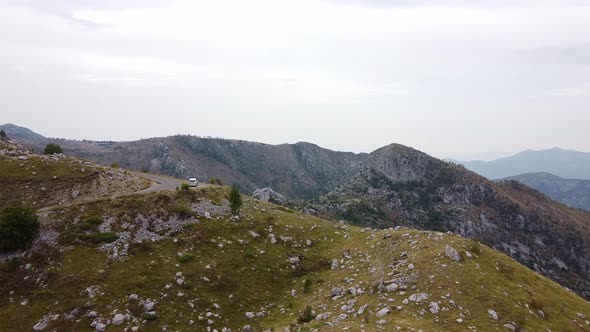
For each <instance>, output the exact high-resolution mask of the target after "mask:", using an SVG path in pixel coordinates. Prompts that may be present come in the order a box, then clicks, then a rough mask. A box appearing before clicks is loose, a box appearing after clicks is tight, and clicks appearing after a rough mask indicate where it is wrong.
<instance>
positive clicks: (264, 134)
mask: <svg viewBox="0 0 590 332" xmlns="http://www.w3.org/2000/svg"><path fill="white" fill-rule="evenodd" d="M0 8H1V9H2V10H1V11H0V36H1V37H2V40H3V43H2V44H1V45H0V73H1V75H0V109H1V111H0V119H1V120H2V122H7V123H13V124H16V125H19V126H23V127H27V128H30V129H32V130H34V131H35V132H38V133H40V134H43V135H46V136H51V137H64V138H71V139H93V140H135V139H140V138H149V137H157V136H168V135H174V134H191V135H200V136H212V137H222V138H235V139H243V140H249V141H257V142H263V143H269V144H281V143H295V142H298V141H306V142H311V143H314V144H317V145H320V146H322V147H325V148H329V149H333V150H340V151H353V152H370V151H372V150H374V149H376V148H378V147H381V146H384V145H387V144H390V143H394V142H395V143H400V144H404V145H408V146H412V147H414V148H416V149H419V150H422V151H424V152H427V153H429V154H431V155H433V156H436V157H439V158H454V159H458V160H475V159H482V160H491V159H496V158H499V157H504V156H508V155H511V154H514V153H516V152H519V151H523V150H528V149H533V150H540V149H546V148H552V147H556V146H558V147H561V148H564V149H573V150H579V151H590V140H588V133H587V127H588V125H587V124H588V123H589V122H590V112H588V111H587V105H589V102H590V80H589V79H588V77H590V35H588V33H587V31H590V21H589V20H588V19H587V18H588V17H590V2H589V1H532V0H518V1H494V2H492V3H489V2H486V1H475V2H473V1H472V2H467V1H460V0H447V1H436V2H434V1H427V0H424V1H417V2H412V3H410V2H408V1H378V0H372V1H360V0H347V1H330V0H325V1H306V0H303V1H268V0H256V1H251V2H247V3H246V2H238V1H218V2H213V3H211V2H200V1H196V2H195V1H171V2H169V1H158V0H151V1H134V0H127V1H114V0H113V1H101V2H96V1H90V0H77V1H76V0H56V1H51V2H48V1H41V0H28V1H12V0H9V1H6V2H3V3H2V4H0Z"/></svg>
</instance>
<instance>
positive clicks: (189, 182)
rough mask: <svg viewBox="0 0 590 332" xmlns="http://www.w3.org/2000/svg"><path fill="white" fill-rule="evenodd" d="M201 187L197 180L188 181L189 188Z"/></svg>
mask: <svg viewBox="0 0 590 332" xmlns="http://www.w3.org/2000/svg"><path fill="white" fill-rule="evenodd" d="M198 185H199V182H198V181H197V179H195V178H190V179H188V186H189V187H196V186H198Z"/></svg>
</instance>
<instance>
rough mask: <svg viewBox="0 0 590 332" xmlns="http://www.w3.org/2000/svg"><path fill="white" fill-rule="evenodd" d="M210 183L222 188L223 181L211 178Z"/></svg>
mask: <svg viewBox="0 0 590 332" xmlns="http://www.w3.org/2000/svg"><path fill="white" fill-rule="evenodd" d="M209 183H211V184H214V185H218V186H221V179H220V178H211V179H210V180H209Z"/></svg>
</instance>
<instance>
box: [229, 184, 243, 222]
mask: <svg viewBox="0 0 590 332" xmlns="http://www.w3.org/2000/svg"><path fill="white" fill-rule="evenodd" d="M229 205H230V207H231V213H232V214H235V215H239V214H240V208H241V207H242V195H240V189H238V187H236V186H235V185H234V186H232V187H231V191H230V192H229Z"/></svg>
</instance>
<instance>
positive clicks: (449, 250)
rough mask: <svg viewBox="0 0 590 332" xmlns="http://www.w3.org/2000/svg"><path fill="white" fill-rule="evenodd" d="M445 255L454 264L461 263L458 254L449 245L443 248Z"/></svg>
mask: <svg viewBox="0 0 590 332" xmlns="http://www.w3.org/2000/svg"><path fill="white" fill-rule="evenodd" d="M445 254H446V255H447V256H448V257H449V258H450V259H452V260H454V261H456V262H459V261H461V255H459V252H458V251H457V250H455V248H453V247H451V246H449V245H447V246H446V247H445Z"/></svg>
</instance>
